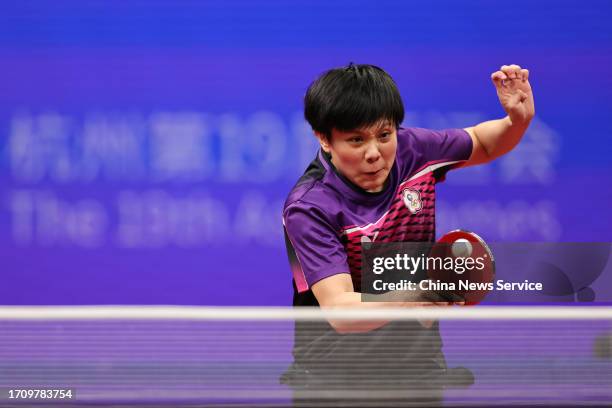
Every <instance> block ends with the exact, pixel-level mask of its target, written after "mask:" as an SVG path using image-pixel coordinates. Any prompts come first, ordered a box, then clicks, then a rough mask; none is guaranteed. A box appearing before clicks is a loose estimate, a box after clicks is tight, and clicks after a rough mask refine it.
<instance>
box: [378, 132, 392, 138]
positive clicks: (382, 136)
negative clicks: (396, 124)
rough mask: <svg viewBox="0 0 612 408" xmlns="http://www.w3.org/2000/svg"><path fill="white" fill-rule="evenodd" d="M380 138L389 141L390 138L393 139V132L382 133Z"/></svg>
mask: <svg viewBox="0 0 612 408" xmlns="http://www.w3.org/2000/svg"><path fill="white" fill-rule="evenodd" d="M378 137H379V138H381V139H388V138H390V137H391V132H384V133H381V134H380V135H379V136H378Z"/></svg>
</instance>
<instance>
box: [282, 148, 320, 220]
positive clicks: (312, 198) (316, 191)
mask: <svg viewBox="0 0 612 408" xmlns="http://www.w3.org/2000/svg"><path fill="white" fill-rule="evenodd" d="M327 172H328V170H327V169H326V168H325V166H324V165H323V163H322V162H321V160H320V158H319V156H318V155H317V157H316V158H315V159H314V160H313V161H312V162H311V163H310V164H309V165H308V168H307V169H306V171H305V172H304V174H303V175H302V176H301V177H300V178H299V179H298V181H297V182H296V183H295V185H294V186H293V188H292V189H291V191H290V192H289V194H288V195H287V199H286V200H285V205H284V207H283V213H284V212H286V211H287V210H288V209H289V208H292V207H297V206H319V205H321V204H322V203H325V202H326V201H327V200H328V199H329V195H330V193H331V191H330V189H329V188H328V187H327V186H326V184H325V182H324V179H325V177H326V175H327Z"/></svg>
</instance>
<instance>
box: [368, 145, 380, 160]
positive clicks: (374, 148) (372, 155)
mask: <svg viewBox="0 0 612 408" xmlns="http://www.w3.org/2000/svg"><path fill="white" fill-rule="evenodd" d="M380 157H381V154H380V150H379V149H378V143H376V142H374V141H373V142H370V143H368V145H367V147H366V152H365V159H366V161H367V162H368V163H375V162H376V161H377V160H378V159H380Z"/></svg>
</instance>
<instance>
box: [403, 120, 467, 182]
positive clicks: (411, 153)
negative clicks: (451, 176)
mask: <svg viewBox="0 0 612 408" xmlns="http://www.w3.org/2000/svg"><path fill="white" fill-rule="evenodd" d="M471 155H472V138H471V137H470V135H469V134H468V133H467V132H466V131H465V130H463V129H444V130H432V129H423V128H406V129H400V130H399V131H398V158H399V160H401V161H402V166H403V167H404V170H405V171H406V172H408V173H413V172H415V171H418V170H421V169H423V168H425V167H427V166H433V168H435V172H436V176H437V177H436V178H437V179H438V181H442V180H443V179H444V175H445V174H446V172H447V171H448V170H450V169H453V168H455V167H458V166H460V165H461V164H463V162H465V161H466V160H468V159H469V158H470V156H471Z"/></svg>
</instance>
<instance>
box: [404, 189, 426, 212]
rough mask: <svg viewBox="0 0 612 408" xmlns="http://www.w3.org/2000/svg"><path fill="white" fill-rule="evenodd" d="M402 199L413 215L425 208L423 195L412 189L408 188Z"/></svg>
mask: <svg viewBox="0 0 612 408" xmlns="http://www.w3.org/2000/svg"><path fill="white" fill-rule="evenodd" d="M402 198H403V199H404V204H405V205H406V208H408V210H410V212H411V213H413V214H416V213H418V212H419V211H421V209H422V208H423V201H421V194H420V193H419V192H418V191H417V190H413V189H411V188H407V189H405V190H404V191H402Z"/></svg>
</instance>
